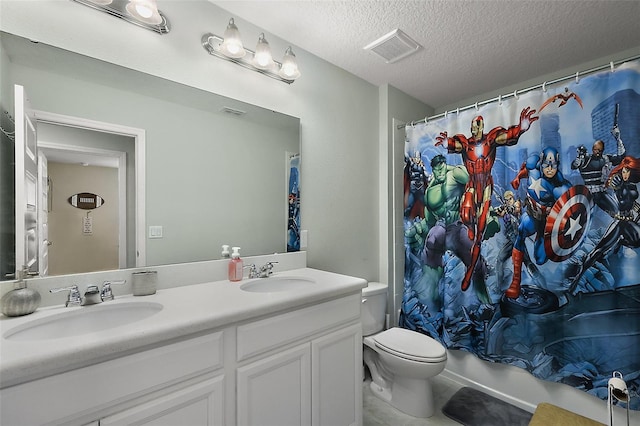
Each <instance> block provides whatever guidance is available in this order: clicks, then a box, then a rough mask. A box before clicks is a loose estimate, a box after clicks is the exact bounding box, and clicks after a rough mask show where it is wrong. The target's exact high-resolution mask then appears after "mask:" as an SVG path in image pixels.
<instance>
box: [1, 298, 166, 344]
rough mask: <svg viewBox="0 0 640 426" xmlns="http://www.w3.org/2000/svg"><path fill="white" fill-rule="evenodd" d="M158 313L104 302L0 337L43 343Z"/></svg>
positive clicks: (150, 306) (144, 306) (141, 305)
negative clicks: (42, 341) (40, 341)
mask: <svg viewBox="0 0 640 426" xmlns="http://www.w3.org/2000/svg"><path fill="white" fill-rule="evenodd" d="M161 310H162V305H161V304H160V303H154V302H126V303H113V304H111V303H110V302H105V303H102V304H99V305H91V306H83V307H81V308H74V309H73V310H72V311H69V312H61V313H59V314H56V315H52V316H49V317H46V318H40V319H36V320H34V321H31V322H28V323H26V324H23V325H21V326H18V327H14V328H12V329H10V330H8V331H7V332H6V333H5V334H4V336H3V337H4V338H5V339H8V340H45V339H59V338H63V337H74V336H80V335H83V334H89V333H97V332H101V331H104V330H108V329H111V328H116V327H121V326H125V325H129V324H131V323H133V322H136V321H140V320H143V319H145V318H149V317H150V316H152V315H155V314H157V313H158V312H160V311H161Z"/></svg>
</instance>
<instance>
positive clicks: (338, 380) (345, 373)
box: [311, 324, 363, 426]
mask: <svg viewBox="0 0 640 426" xmlns="http://www.w3.org/2000/svg"><path fill="white" fill-rule="evenodd" d="M311 359H312V366H311V368H312V376H311V377H312V378H311V383H312V391H311V395H312V398H311V401H312V402H311V406H312V407H313V411H312V425H313V426H321V425H327V426H335V425H342V426H347V425H361V424H362V369H363V367H362V326H361V325H360V324H357V325H353V326H350V327H347V328H344V329H342V330H338V331H336V332H333V333H331V334H328V335H326V336H323V337H320V338H318V339H316V340H313V341H312V342H311Z"/></svg>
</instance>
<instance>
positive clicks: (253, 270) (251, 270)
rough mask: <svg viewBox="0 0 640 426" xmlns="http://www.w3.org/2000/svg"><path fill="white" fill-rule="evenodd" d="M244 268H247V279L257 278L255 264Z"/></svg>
mask: <svg viewBox="0 0 640 426" xmlns="http://www.w3.org/2000/svg"><path fill="white" fill-rule="evenodd" d="M245 268H249V279H251V278H258V269H256V264H255V263H252V264H251V265H247V266H245Z"/></svg>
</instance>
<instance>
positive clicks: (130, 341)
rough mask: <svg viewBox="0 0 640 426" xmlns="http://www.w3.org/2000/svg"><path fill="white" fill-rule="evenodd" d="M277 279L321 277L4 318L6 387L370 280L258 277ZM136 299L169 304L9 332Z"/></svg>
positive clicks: (211, 285) (200, 287)
mask: <svg viewBox="0 0 640 426" xmlns="http://www.w3.org/2000/svg"><path fill="white" fill-rule="evenodd" d="M277 277H301V278H310V279H313V280H315V282H316V283H315V284H313V285H305V286H303V287H301V288H300V289H296V290H292V291H280V292H272V293H258V292H248V291H244V290H242V289H240V285H241V284H243V283H245V282H247V281H248V280H246V279H245V280H244V281H241V282H230V281H228V280H224V281H215V282H207V283H202V284H194V285H189V286H183V287H175V288H169V289H161V290H158V291H157V292H156V294H154V295H150V296H133V295H123V296H116V299H115V300H113V301H109V302H103V303H102V304H99V305H92V306H83V307H68V308H65V307H64V306H51V307H46V308H41V309H38V310H37V311H36V312H34V313H33V314H30V315H26V316H23V317H14V318H9V317H5V316H0V336H2V337H1V340H0V388H5V387H8V386H14V385H16V384H20V383H23V382H27V381H31V380H35V379H39V378H43V377H47V376H50V375H53V374H58V373H62V372H65V371H69V370H73V369H76V368H81V367H85V366H87V365H91V364H95V363H98V362H104V361H107V360H110V359H114V358H117V357H120V356H124V355H128V354H132V353H135V352H138V351H141V350H146V349H149V348H153V347H157V346H160V345H161V344H163V343H165V342H166V343H169V342H171V341H176V340H180V339H184V338H187V337H189V336H190V335H196V334H198V333H204V332H206V331H208V330H211V331H213V330H215V329H219V328H222V327H224V326H227V325H231V324H233V323H238V322H245V321H247V320H251V319H253V318H258V317H261V316H265V315H270V314H275V313H278V312H286V311H289V310H293V309H296V308H298V307H302V306H305V305H311V304H314V303H318V302H320V301H323V300H329V299H332V298H337V297H340V296H342V295H347V294H350V293H354V292H356V291H359V290H360V289H362V288H364V287H366V286H367V281H366V280H364V279H362V278H356V277H350V276H346V275H340V274H335V273H331V272H325V271H321V270H317V269H312V268H301V269H294V270H289V271H284V272H278V273H274V274H273V275H272V278H258V279H259V280H269V279H273V278H277ZM131 302H155V303H160V304H162V305H163V308H162V310H160V311H159V312H157V313H155V314H154V315H152V316H150V317H148V318H145V319H142V320H139V321H136V322H134V323H132V324H128V325H123V326H119V327H114V328H110V329H107V330H103V331H100V332H95V333H88V334H82V335H79V336H74V337H65V338H55V339H39V340H32V341H29V340H12V339H6V338H5V335H7V334H11V330H13V329H14V328H15V327H21V326H24V325H25V324H27V323H29V322H31V321H34V320H38V321H40V320H43V319H44V320H45V321H46V318H47V317H51V316H54V315H57V314H60V313H66V312H72V311H73V310H81V309H93V308H96V307H100V306H105V305H106V304H118V303H131Z"/></svg>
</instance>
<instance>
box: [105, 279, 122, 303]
mask: <svg viewBox="0 0 640 426" xmlns="http://www.w3.org/2000/svg"><path fill="white" fill-rule="evenodd" d="M126 282H127V280H120V281H105V282H103V283H102V290H100V298H101V299H102V301H103V302H104V301H105V300H113V299H114V296H113V292H112V291H111V286H112V285H114V284H116V285H120V284H126Z"/></svg>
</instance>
